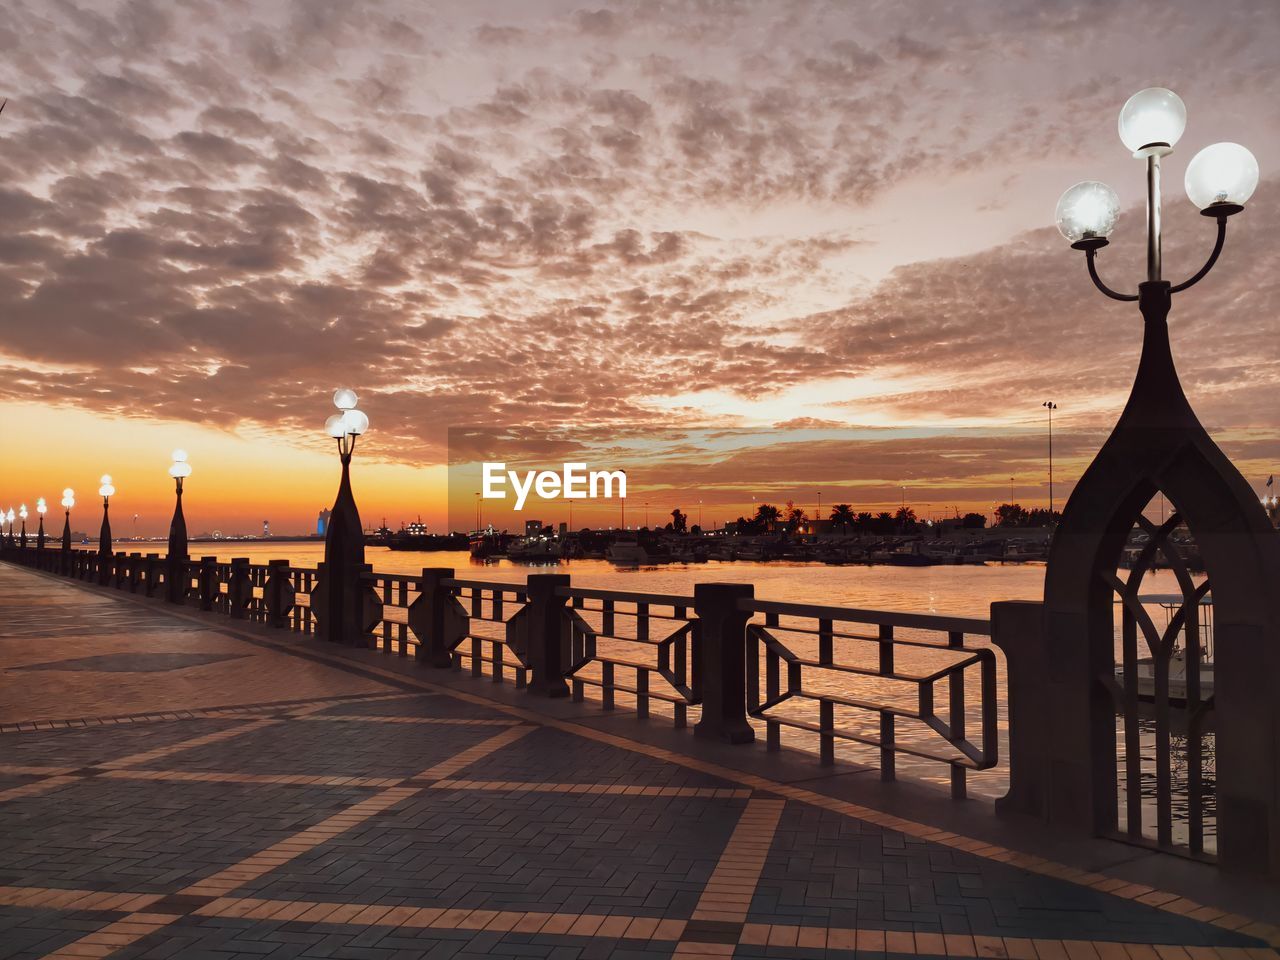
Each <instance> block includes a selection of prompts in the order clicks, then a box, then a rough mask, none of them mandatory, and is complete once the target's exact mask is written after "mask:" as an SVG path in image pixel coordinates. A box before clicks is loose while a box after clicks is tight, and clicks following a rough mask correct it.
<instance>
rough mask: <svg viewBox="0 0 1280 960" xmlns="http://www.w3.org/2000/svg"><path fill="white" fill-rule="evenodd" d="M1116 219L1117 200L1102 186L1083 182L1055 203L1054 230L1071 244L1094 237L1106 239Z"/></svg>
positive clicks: (1118, 205) (1087, 181)
mask: <svg viewBox="0 0 1280 960" xmlns="http://www.w3.org/2000/svg"><path fill="white" fill-rule="evenodd" d="M1119 216H1120V198H1119V197H1117V196H1116V192H1115V191H1114V190H1112V189H1111V188H1110V187H1108V186H1107V185H1106V184H1105V183H1101V182H1099V181H1097V180H1083V181H1081V182H1080V183H1077V184H1076V185H1075V186H1074V187H1071V188H1070V189H1069V190H1067V191H1066V192H1065V193H1063V195H1062V198H1061V199H1060V200H1059V201H1058V209H1057V212H1056V219H1057V223H1058V230H1059V231H1060V232H1061V233H1062V235H1063V236H1064V237H1066V238H1067V239H1068V240H1070V241H1071V242H1072V243H1076V242H1077V241H1079V240H1088V239H1093V238H1095V237H1101V238H1106V237H1109V236H1110V235H1111V231H1112V230H1114V229H1115V227H1116V219H1117V218H1118V217H1119Z"/></svg>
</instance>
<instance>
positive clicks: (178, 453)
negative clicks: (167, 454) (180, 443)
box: [173, 447, 187, 463]
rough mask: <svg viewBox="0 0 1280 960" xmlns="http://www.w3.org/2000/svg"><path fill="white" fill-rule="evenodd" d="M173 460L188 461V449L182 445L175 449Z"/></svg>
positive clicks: (176, 461)
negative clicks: (184, 448)
mask: <svg viewBox="0 0 1280 960" xmlns="http://www.w3.org/2000/svg"><path fill="white" fill-rule="evenodd" d="M173 462H174V463H186V462H187V451H185V450H183V449H182V448H181V447H179V448H178V449H177V450H175V451H173Z"/></svg>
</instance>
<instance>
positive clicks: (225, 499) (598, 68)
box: [0, 0, 1280, 534]
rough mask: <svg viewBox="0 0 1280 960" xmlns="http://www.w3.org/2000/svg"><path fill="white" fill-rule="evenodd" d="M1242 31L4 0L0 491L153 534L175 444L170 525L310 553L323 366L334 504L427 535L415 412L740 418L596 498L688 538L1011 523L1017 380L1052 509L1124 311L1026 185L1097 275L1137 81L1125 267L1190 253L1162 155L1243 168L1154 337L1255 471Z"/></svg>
mask: <svg viewBox="0 0 1280 960" xmlns="http://www.w3.org/2000/svg"><path fill="white" fill-rule="evenodd" d="M1277 51H1280V8H1277V7H1276V5H1275V4H1274V2H1273V0H1218V2H1215V3H1213V4H1204V3H1201V2H1188V0H1181V2H1168V0H1161V2H1156V0H1152V2H1130V0H1110V2H1101V0H1097V2H1093V0H1090V2H1065V0H1064V2H1054V3H1044V2H1042V0H982V2H975V3H966V4H957V3H941V2H915V3H903V2H874V0H873V2H856V3H851V2H847V0H840V2H807V0H768V2H763V0H761V2H751V0H688V2H680V0H628V2H619V3H615V4H600V3H587V4H585V5H584V4H582V3H578V2H552V0H522V2H514V0H506V2H484V0H469V2H467V3H449V2H440V3H433V4H430V5H427V4H421V3H415V2H399V0H386V2H373V0H363V2H355V0H351V2H345V0H294V2H283V0H270V2H265V0H186V2H184V0H177V2H164V3H161V2H150V0H132V2H103V3H84V2H73V0H10V2H9V3H7V4H6V6H5V13H4V15H3V18H2V19H0V97H8V98H9V102H8V105H7V107H6V108H5V109H4V112H3V114H0V398H2V399H3V402H4V404H5V409H6V415H5V417H4V423H3V427H2V428H0V429H2V430H3V436H4V443H3V451H4V452H3V454H2V455H0V456H3V461H0V500H3V501H4V505H5V506H7V505H8V503H9V501H13V502H14V503H17V502H19V501H25V502H27V503H28V505H29V506H31V505H33V504H34V500H35V498H36V497H37V496H44V497H46V498H47V499H48V500H49V502H50V503H56V502H57V500H58V499H59V498H60V495H61V490H62V488H63V487H66V486H71V487H73V488H75V489H76V491H77V499H78V502H79V505H80V506H79V509H82V510H83V509H86V508H88V509H91V510H92V509H96V507H92V506H91V505H92V504H93V501H94V497H93V492H94V491H95V490H96V487H97V481H98V476H99V474H101V473H103V472H109V473H111V474H112V475H113V477H114V479H115V485H116V487H117V490H118V493H117V495H116V499H115V500H114V501H113V512H114V513H115V514H116V515H117V516H120V515H121V514H123V515H124V516H125V517H129V516H131V515H133V514H137V515H138V520H137V522H136V528H137V530H138V532H139V533H144V534H146V533H155V534H159V533H162V532H163V531H164V530H165V529H167V524H168V515H169V511H170V510H171V508H172V485H171V481H170V480H169V479H168V476H167V473H166V470H167V468H168V465H169V452H170V450H171V449H172V448H173V447H174V446H182V447H184V448H185V449H187V450H188V451H189V453H190V458H191V463H192V465H193V468H194V473H193V476H192V478H191V479H190V480H189V481H188V487H187V490H188V493H187V496H186V508H187V516H188V520H189V524H190V526H191V528H192V530H193V531H201V530H212V529H221V530H223V531H224V532H236V531H245V532H248V531H251V530H254V529H259V528H260V526H261V522H262V520H263V519H270V520H271V523H272V528H273V530H274V531H276V532H291V531H293V530H303V529H306V528H310V527H313V526H314V521H315V515H316V513H317V512H318V510H319V509H320V508H321V507H322V506H325V505H326V504H327V503H329V502H331V500H332V497H333V492H334V488H335V486H336V479H337V461H336V456H335V455H334V451H333V449H332V447H331V443H332V441H330V440H328V439H327V438H326V436H325V434H324V431H323V423H324V420H325V418H326V417H327V416H328V415H329V414H330V413H331V412H333V408H332V404H331V402H330V395H331V393H332V391H333V389H334V388H335V387H338V386H350V387H352V388H354V389H356V390H357V391H358V392H359V394H360V397H361V408H362V409H363V410H364V411H365V412H366V413H367V414H368V415H369V417H370V420H371V424H372V426H371V428H370V431H369V432H368V434H366V435H365V436H364V437H363V438H361V441H360V444H359V447H358V449H357V452H356V465H355V474H354V484H355V489H356V495H357V499H358V501H359V503H360V506H361V510H362V514H363V516H364V519H365V521H366V523H371V522H380V521H381V519H382V518H383V517H385V518H387V520H388V522H389V523H390V524H391V525H392V526H393V527H394V526H398V525H399V522H400V521H403V520H410V519H413V518H415V517H417V516H418V515H421V516H422V517H423V519H424V520H427V521H428V522H429V523H430V524H432V525H433V527H434V528H440V527H442V526H445V525H446V524H447V519H446V516H445V500H446V490H447V466H446V465H447V463H448V462H449V459H450V451H449V439H450V434H451V428H453V431H454V433H455V435H456V431H457V430H459V429H463V428H472V429H480V430H487V431H501V432H503V433H504V435H506V436H509V437H514V438H516V440H517V442H516V444H515V447H518V448H519V450H520V455H523V456H526V457H528V458H531V460H533V461H536V460H538V459H539V458H544V459H548V460H550V461H553V462H548V463H546V464H545V465H546V466H548V467H551V468H556V467H558V466H559V457H560V454H561V453H564V452H565V451H566V450H571V449H580V448H581V447H582V446H583V445H586V446H589V447H591V448H592V449H594V450H597V451H598V450H606V451H607V450H609V449H611V448H614V447H616V449H618V450H622V449H625V448H629V447H630V446H632V445H634V444H635V443H636V442H637V441H645V442H650V441H652V440H653V439H654V438H663V439H664V440H665V441H667V442H669V443H670V444H673V445H675V447H676V448H678V446H679V444H681V443H685V444H689V443H691V442H692V441H691V438H693V437H695V436H700V435H702V434H700V433H698V432H699V431H706V430H731V431H746V432H751V431H757V432H759V431H764V432H769V431H773V432H774V433H775V435H777V436H778V437H779V440H778V443H777V446H776V451H777V455H776V456H774V457H757V458H755V459H756V460H757V461H759V462H758V463H757V464H756V466H755V472H752V473H748V472H744V461H743V459H742V458H741V457H734V458H730V459H729V460H726V461H725V462H724V463H723V464H722V465H721V468H720V470H719V472H718V473H717V471H716V469H713V467H710V466H706V465H705V464H704V465H703V466H702V467H701V468H700V469H699V470H696V471H694V470H681V469H680V468H679V466H678V463H677V462H676V461H675V460H673V458H671V457H665V458H662V462H661V465H659V464H658V463H657V462H656V461H655V463H654V464H653V465H651V468H650V469H649V470H648V471H647V472H646V469H645V466H644V464H643V463H640V464H638V465H637V466H636V467H635V469H634V470H633V472H632V473H631V474H630V476H631V477H632V478H633V479H632V485H631V491H630V497H631V498H632V499H633V500H635V501H637V502H639V501H641V499H642V498H643V499H644V500H651V501H652V502H653V503H662V504H663V506H664V507H665V508H666V509H668V510H669V509H670V507H671V506H676V505H679V506H682V507H683V508H684V509H685V510H686V512H687V511H688V509H689V504H690V503H692V502H693V501H694V500H696V499H705V500H706V501H707V503H714V507H713V508H711V510H712V511H713V512H711V514H710V516H708V519H707V523H708V525H710V523H711V522H712V519H713V518H714V519H717V520H723V519H728V518H732V517H736V516H737V515H738V514H739V513H742V512H746V511H749V508H750V502H751V500H750V498H751V496H759V497H761V498H763V497H768V498H771V499H774V500H785V499H787V498H788V497H792V498H794V499H796V500H797V501H798V502H801V503H803V504H806V505H813V506H815V507H816V500H817V497H818V496H821V498H822V501H823V503H824V504H830V503H834V502H839V501H845V502H852V503H853V504H854V506H855V509H870V510H876V509H886V508H888V507H889V506H895V505H897V504H898V503H899V502H900V500H901V499H903V498H905V499H907V500H908V502H910V503H912V504H913V505H915V506H916V507H917V508H918V511H919V512H921V513H922V514H930V513H932V514H939V513H940V512H945V513H950V512H952V511H953V510H955V509H960V510H969V509H977V510H980V511H990V509H991V507H992V505H993V504H995V503H997V502H1001V501H1003V500H1007V499H1008V498H1009V493H1010V487H1011V486H1012V488H1013V495H1014V496H1015V497H1016V498H1017V499H1018V500H1020V501H1021V502H1022V503H1023V504H1024V505H1044V504H1046V503H1047V500H1048V464H1047V457H1046V453H1047V437H1046V435H1045V428H1046V426H1047V424H1046V423H1045V411H1044V410H1043V409H1042V407H1041V403H1042V402H1043V401H1045V400H1053V401H1055V402H1056V403H1057V404H1058V407H1059V409H1058V413H1057V414H1056V419H1055V423H1054V453H1055V463H1054V471H1055V481H1056V482H1055V495H1056V496H1057V497H1058V503H1059V505H1060V504H1061V499H1062V497H1063V496H1065V495H1066V494H1067V493H1069V492H1070V489H1071V482H1072V480H1074V478H1075V477H1077V476H1078V475H1079V473H1080V472H1081V471H1082V470H1083V468H1084V466H1085V465H1086V464H1087V462H1088V461H1089V459H1090V458H1091V456H1092V454H1093V453H1094V452H1095V451H1096V450H1097V448H1098V447H1099V446H1100V445H1101V443H1102V441H1103V439H1105V436H1106V434H1107V431H1108V430H1109V428H1110V426H1111V424H1112V423H1114V420H1115V418H1116V416H1117V414H1118V412H1119V410H1120V407H1121V406H1122V404H1123V401H1124V397H1125V395H1126V392H1127V389H1128V386H1129V383H1130V381H1131V378H1132V373H1133V370H1134V366H1135V362H1136V358H1137V351H1138V347H1139V345H1140V336H1141V320H1140V317H1139V316H1138V314H1137V311H1136V309H1135V308H1134V307H1133V306H1132V305H1127V304H1121V303H1115V302H1112V301H1110V300H1106V299H1104V298H1103V297H1101V295H1100V294H1098V293H1097V292H1096V291H1095V290H1094V289H1093V288H1092V286H1091V284H1090V283H1089V281H1088V279H1087V275H1086V273H1085V271H1084V264H1083V263H1082V262H1080V260H1081V257H1080V255H1079V254H1077V253H1075V252H1074V251H1071V250H1070V249H1068V248H1067V245H1066V243H1065V242H1064V241H1063V240H1062V238H1061V237H1060V236H1059V234H1058V233H1057V231H1056V229H1055V228H1054V226H1053V211H1054V205H1055V204H1056V202H1057V198H1058V196H1059V194H1060V193H1061V192H1062V190H1064V189H1065V188H1066V187H1068V186H1070V185H1071V184H1072V183H1075V182H1076V181H1079V180H1083V179H1101V180H1104V181H1106V182H1108V183H1109V184H1111V185H1112V186H1113V187H1114V189H1115V190H1116V191H1117V193H1118V194H1119V196H1120V198H1121V201H1122V204H1123V212H1122V214H1121V217H1120V221H1119V224H1118V227H1117V230H1116V233H1115V235H1114V236H1113V238H1112V239H1113V243H1112V246H1111V247H1109V248H1107V250H1105V251H1103V252H1102V254H1100V256H1099V266H1100V270H1101V272H1102V273H1103V275H1104V277H1106V278H1107V280H1108V281H1109V282H1110V283H1111V285H1112V286H1116V287H1122V288H1125V289H1132V288H1133V287H1134V286H1135V285H1136V283H1137V281H1138V279H1140V273H1141V270H1142V266H1143V262H1144V261H1143V255H1144V253H1143V243H1144V240H1143V229H1144V218H1143V203H1144V198H1143V189H1144V181H1143V171H1142V166H1141V163H1140V162H1139V161H1135V160H1133V159H1132V158H1131V157H1130V156H1129V155H1128V153H1127V151H1125V149H1124V148H1123V146H1122V145H1121V144H1120V142H1119V139H1118V136H1117V134H1116V116H1117V113H1118V111H1119V108H1120V106H1121V105H1122V104H1123V103H1124V100H1125V99H1126V98H1127V97H1128V96H1129V95H1130V94H1131V93H1133V92H1135V91H1137V90H1139V89H1142V88H1144V87H1147V86H1167V87H1170V88H1172V89H1174V90H1176V91H1177V92H1178V93H1179V94H1180V95H1181V96H1182V98H1183V100H1184V101H1185V103H1186V105H1187V111H1188V127H1187V132H1186V134H1185V135H1184V137H1183V140H1182V142H1181V143H1179V145H1178V148H1177V150H1175V152H1174V153H1173V154H1172V155H1171V156H1170V157H1168V158H1167V159H1166V161H1165V201H1164V211H1165V230H1166V234H1165V269H1166V275H1167V276H1168V277H1169V278H1171V279H1173V280H1174V281H1175V282H1176V281H1177V280H1178V279H1181V278H1182V276H1183V275H1189V274H1190V273H1193V272H1194V271H1195V270H1196V269H1197V268H1198V266H1199V265H1200V262H1201V261H1202V259H1203V257H1204V256H1205V255H1206V254H1207V252H1208V250H1209V248H1210V247H1211V245H1212V228H1213V225H1212V222H1211V221H1208V220H1205V219H1203V218H1201V217H1199V216H1198V215H1197V211H1196V210H1195V209H1194V208H1193V207H1192V205H1191V204H1190V202H1189V201H1188V200H1187V199H1186V197H1185V194H1184V192H1183V190H1182V176H1183V171H1184V170H1185V167H1186V164H1187V163H1188V161H1189V160H1190V159H1191V157H1192V156H1193V155H1194V154H1195V152H1196V151H1197V150H1199V149H1200V148H1201V147H1203V146H1206V145H1208V144H1210V143H1213V142H1215V141H1220V140H1237V141H1239V142H1243V143H1244V144H1246V145H1247V146H1248V147H1249V148H1250V149H1251V150H1253V152H1254V153H1255V155H1256V156H1257V158H1258V161H1259V165H1260V167H1261V171H1262V182H1261V185H1260V186H1259V188H1258V191H1257V193H1256V195H1255V197H1254V199H1253V200H1252V201H1251V202H1250V204H1249V207H1248V209H1247V210H1246V211H1245V213H1244V214H1243V215H1242V216H1240V217H1236V218H1234V219H1233V221H1232V222H1231V228H1230V230H1229V235H1228V239H1227V246H1226V250H1225V252H1224V254H1223V258H1222V260H1221V262H1220V263H1219V265H1218V266H1217V267H1216V268H1215V269H1214V271H1213V273H1212V274H1211V275H1210V276H1209V277H1208V278H1207V279H1206V280H1205V281H1204V282H1202V283H1201V284H1200V285H1198V286H1197V287H1196V288H1194V289H1193V290H1190V291H1188V292H1186V293H1184V294H1180V295H1179V296H1178V297H1177V298H1176V300H1175V304H1174V313H1173V315H1172V318H1171V328H1172V332H1173V341H1174V350H1175V354H1176V356H1177V359H1178V362H1179V368H1180V372H1181V374H1182V378H1183V382H1184V386H1185V387H1186V389H1187V392H1188V395H1189V396H1190V397H1191V399H1192V402H1193V404H1194V405H1195V407H1196V409H1197V411H1198V412H1199V414H1200V416H1201V419H1202V421H1203V422H1204V423H1205V425H1206V427H1208V429H1209V430H1210V432H1211V433H1212V434H1213V436H1214V437H1215V438H1216V439H1217V440H1218V442H1219V443H1220V444H1221V445H1222V446H1223V448H1224V450H1226V452H1227V453H1228V455H1229V456H1231V457H1232V459H1233V460H1234V461H1235V462H1236V464H1237V465H1238V466H1239V467H1240V469H1241V470H1242V472H1243V473H1244V474H1245V475H1246V477H1247V478H1249V479H1250V481H1252V482H1254V483H1255V484H1256V485H1258V487H1259V490H1261V484H1262V482H1264V481H1265V479H1266V477H1267V475H1269V474H1271V473H1273V472H1275V470H1276V466H1277V462H1280V431H1277V423H1276V419H1277V413H1278V412H1280V343H1278V342H1277V338H1276V336H1275V318H1276V311H1277V306H1278V305H1280V270H1278V269H1277V266H1280V220H1278V215H1280V190H1277V188H1276V182H1275V175H1274V172H1275V171H1276V170H1280V162H1278V161H1280V106H1278V105H1280V62H1278V61H1280V52H1277ZM815 430H818V431H823V430H833V431H841V433H840V437H841V439H840V441H839V442H835V441H833V440H831V439H830V438H829V437H828V438H827V439H826V440H825V441H823V442H816V441H815V439H814V435H813V433H812V431H815ZM513 455H515V454H513ZM553 455H554V456H553ZM606 455H607V454H606ZM673 463H676V465H675V466H673ZM1011 478H1012V483H1011ZM904 487H905V488H906V490H905V491H904V490H903V488H904ZM602 509H603V508H602ZM655 509H656V508H655ZM612 515H613V514H612V508H610V509H609V512H608V513H607V514H604V513H602V514H601V515H600V516H599V517H598V518H592V517H590V516H587V517H584V520H586V521H587V522H592V521H597V522H605V521H606V520H607V519H609V518H612ZM578 516H581V514H575V519H577V517H578ZM544 519H547V520H548V521H551V520H557V519H562V518H556V517H547V518H544ZM94 523H96V521H94ZM94 523H91V522H90V521H89V520H87V519H86V520H85V522H84V524H83V526H84V527H85V528H87V529H92V528H93V527H94ZM575 525H576V524H575Z"/></svg>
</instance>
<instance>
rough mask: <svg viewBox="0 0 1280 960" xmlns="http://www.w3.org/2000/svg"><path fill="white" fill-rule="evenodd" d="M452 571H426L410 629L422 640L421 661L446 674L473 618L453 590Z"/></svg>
mask: <svg viewBox="0 0 1280 960" xmlns="http://www.w3.org/2000/svg"><path fill="white" fill-rule="evenodd" d="M451 579H453V568H452V567H424V568H423V570H422V588H421V590H419V592H418V599H417V600H415V601H413V603H412V604H410V606H409V629H410V630H412V631H413V633H414V636H416V637H417V638H418V651H417V658H418V660H420V661H421V662H422V663H427V664H430V665H431V666H433V667H438V668H440V669H442V670H445V669H448V668H450V667H452V666H453V650H454V648H455V647H456V646H457V645H458V644H459V643H461V642H462V638H463V637H465V636H466V635H467V626H468V621H469V618H468V616H467V613H466V611H465V610H464V609H463V608H462V605H461V604H460V603H458V598H457V597H455V596H454V595H453V590H452V589H450V588H449V587H447V586H445V583H444V581H446V580H451Z"/></svg>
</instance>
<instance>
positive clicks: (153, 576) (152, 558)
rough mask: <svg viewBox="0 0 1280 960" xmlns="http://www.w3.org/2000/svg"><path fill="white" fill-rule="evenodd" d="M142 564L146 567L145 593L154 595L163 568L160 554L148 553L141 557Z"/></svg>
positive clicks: (157, 590)
mask: <svg viewBox="0 0 1280 960" xmlns="http://www.w3.org/2000/svg"><path fill="white" fill-rule="evenodd" d="M143 565H144V567H145V569H146V576H145V579H146V594H147V596H148V597H154V596H155V595H156V594H157V593H158V592H159V590H160V572H161V571H162V570H163V569H164V561H163V560H161V559H160V554H158V553H148V554H147V555H146V557H144V558H143Z"/></svg>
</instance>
